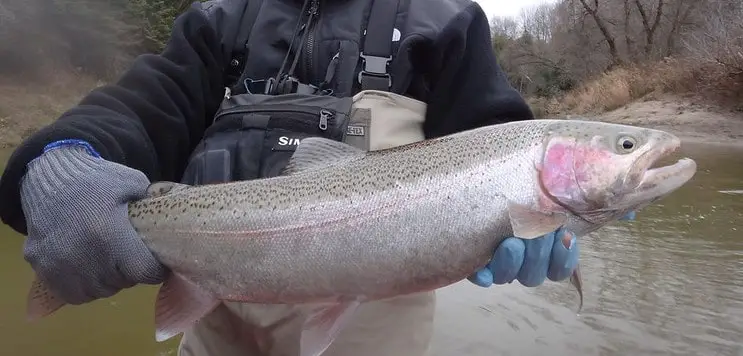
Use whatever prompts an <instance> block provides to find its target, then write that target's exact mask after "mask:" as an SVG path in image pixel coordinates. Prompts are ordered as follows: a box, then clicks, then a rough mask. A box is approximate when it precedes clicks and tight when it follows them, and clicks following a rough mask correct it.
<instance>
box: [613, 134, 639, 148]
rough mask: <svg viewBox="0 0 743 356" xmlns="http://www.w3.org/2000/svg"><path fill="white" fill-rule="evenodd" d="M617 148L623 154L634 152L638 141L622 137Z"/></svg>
mask: <svg viewBox="0 0 743 356" xmlns="http://www.w3.org/2000/svg"><path fill="white" fill-rule="evenodd" d="M617 147H618V148H619V151H621V152H632V151H634V149H635V148H636V147H637V141H636V140H635V139H634V138H632V137H629V136H622V137H620V138H619V140H617Z"/></svg>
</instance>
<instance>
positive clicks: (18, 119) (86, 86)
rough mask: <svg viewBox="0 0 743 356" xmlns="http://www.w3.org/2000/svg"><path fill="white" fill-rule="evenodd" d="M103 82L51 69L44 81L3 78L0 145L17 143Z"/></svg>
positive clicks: (70, 72) (0, 107) (1, 83)
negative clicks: (29, 81)
mask: <svg viewBox="0 0 743 356" xmlns="http://www.w3.org/2000/svg"><path fill="white" fill-rule="evenodd" d="M100 84H101V83H100V82H98V81H96V80H95V79H93V78H91V77H89V76H87V75H82V74H76V73H75V72H74V71H70V70H66V71H64V70H63V71H60V70H55V71H51V72H50V73H49V74H48V75H46V76H45V82H44V83H38V82H33V83H23V84H19V81H18V80H17V79H12V80H9V79H8V78H5V79H0V147H12V146H15V145H18V144H19V143H20V142H21V141H22V140H23V139H24V138H26V137H27V136H28V135H30V134H32V133H33V132H35V131H36V130H38V129H39V128H40V127H42V126H44V125H46V124H48V123H50V122H52V121H53V120H55V119H56V118H57V117H59V115H61V114H62V113H63V112H64V111H66V110H67V109H69V108H70V107H72V106H73V105H75V104H76V103H77V102H79V101H80V99H82V97H83V96H84V95H85V94H87V93H88V92H89V91H90V90H91V89H93V88H95V87H96V86H98V85H100Z"/></svg>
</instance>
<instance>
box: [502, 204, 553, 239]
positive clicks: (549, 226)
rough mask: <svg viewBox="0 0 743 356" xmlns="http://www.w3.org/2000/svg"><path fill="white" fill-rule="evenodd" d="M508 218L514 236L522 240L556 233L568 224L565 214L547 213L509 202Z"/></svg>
mask: <svg viewBox="0 0 743 356" xmlns="http://www.w3.org/2000/svg"><path fill="white" fill-rule="evenodd" d="M508 216H509V217H510V219H511V228H512V229H513V235H514V236H516V237H519V238H522V239H533V238H537V237H540V236H543V235H546V234H549V233H550V232H553V231H556V230H557V229H559V228H560V227H561V226H563V225H565V223H566V222H567V216H566V215H565V214H558V213H546V212H542V211H537V210H535V209H532V208H529V207H527V206H523V205H520V204H516V203H514V202H509V204H508Z"/></svg>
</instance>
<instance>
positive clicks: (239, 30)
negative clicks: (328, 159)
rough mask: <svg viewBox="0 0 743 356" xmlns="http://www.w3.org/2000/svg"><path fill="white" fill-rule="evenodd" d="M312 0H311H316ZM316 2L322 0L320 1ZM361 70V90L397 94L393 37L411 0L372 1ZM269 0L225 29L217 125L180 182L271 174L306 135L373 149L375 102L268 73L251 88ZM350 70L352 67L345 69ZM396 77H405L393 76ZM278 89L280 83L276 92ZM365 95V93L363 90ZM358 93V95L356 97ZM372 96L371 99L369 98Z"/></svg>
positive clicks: (257, 1)
mask: <svg viewBox="0 0 743 356" xmlns="http://www.w3.org/2000/svg"><path fill="white" fill-rule="evenodd" d="M311 1H312V0H311ZM316 1H318V0H316ZM371 1H372V3H371V7H370V11H369V16H368V19H367V21H366V26H364V27H365V30H364V31H365V33H364V36H363V37H362V42H363V46H362V48H361V49H360V50H361V52H360V53H359V63H358V67H359V68H358V69H357V73H351V74H350V75H352V76H353V77H354V78H355V80H358V83H359V84H360V85H359V87H360V90H361V91H373V92H389V93H390V94H393V92H394V91H397V90H393V76H392V75H390V73H388V71H389V68H390V64H391V63H392V61H394V59H395V56H394V53H393V50H392V39H393V38H394V31H398V30H397V29H396V28H395V25H396V21H397V19H398V18H399V17H398V16H397V15H398V13H399V12H400V11H404V9H403V8H402V7H404V6H400V4H401V2H405V0H371ZM262 3H263V0H248V1H243V2H242V4H241V6H242V7H243V12H242V14H243V15H242V18H241V19H240V21H239V23H238V22H235V21H233V22H231V23H229V22H228V23H226V24H225V25H224V26H225V29H224V30H223V33H225V34H228V37H227V38H226V39H225V41H226V42H225V43H233V46H232V47H231V48H227V49H226V52H227V53H228V54H229V56H227V58H228V59H229V63H228V66H227V68H228V71H227V72H226V73H225V76H226V82H227V87H226V94H225V99H224V100H223V102H222V104H221V106H220V108H219V110H218V111H217V113H216V114H215V117H214V122H213V124H212V125H211V126H210V127H209V128H208V129H207V130H206V132H205V134H204V137H203V138H202V140H201V142H200V143H199V144H198V145H197V147H196V148H195V150H194V152H193V153H192V155H191V157H190V161H189V163H188V166H187V167H186V170H185V172H184V174H183V178H182V182H183V183H186V184H192V185H200V184H214V183H223V182H229V181H237V180H249V179H256V178H267V177H273V176H276V175H279V174H280V172H281V170H282V169H283V168H284V167H285V166H286V164H287V163H288V160H289V158H290V157H291V156H292V154H293V153H294V150H295V149H296V147H297V145H299V144H300V142H301V140H302V139H304V138H306V137H324V138H327V139H332V140H337V141H342V142H346V143H348V144H351V145H353V146H356V147H358V148H360V149H364V150H368V149H369V148H370V146H369V140H370V138H369V135H370V134H371V130H370V122H369V120H370V119H371V115H370V114H369V113H368V111H369V108H362V107H359V106H358V105H356V103H357V102H358V98H359V97H360V96H359V95H356V96H355V98H354V97H349V96H344V97H338V96H334V95H332V91H328V90H322V88H317V87H315V86H312V85H309V84H305V83H300V82H298V81H296V80H289V81H288V82H280V81H272V80H270V79H269V80H268V81H267V83H266V85H265V86H264V87H263V92H256V91H255V90H254V89H251V88H248V90H246V92H244V93H239V94H235V95H232V94H231V93H232V92H233V91H234V88H235V87H236V86H239V85H246V86H247V85H248V84H247V82H246V81H244V80H243V79H244V78H243V77H244V76H243V73H244V70H245V68H244V65H245V62H246V58H247V56H249V54H250V53H249V51H250V39H251V36H250V33H251V30H252V26H253V24H254V23H255V21H256V19H257V18H258V13H259V12H260V8H261V5H262ZM344 75H348V73H344ZM394 79H395V80H403V81H404V80H405V78H404V77H402V76H398V75H395V76H394ZM276 88H280V89H281V90H279V93H277V92H276V91H277V90H276ZM362 97H363V94H362ZM355 99H356V100H355ZM367 102H368V101H367Z"/></svg>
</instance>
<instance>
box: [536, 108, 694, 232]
mask: <svg viewBox="0 0 743 356" xmlns="http://www.w3.org/2000/svg"><path fill="white" fill-rule="evenodd" d="M680 145H681V140H680V139H679V138H678V137H677V136H675V135H673V134H670V133H668V132H665V131H661V130H655V129H649V128H641V127H635V126H630V125H621V124H610V123H603V122H592V121H577V120H570V121H568V120H566V121H565V122H559V121H558V122H556V123H554V124H552V125H551V127H550V128H549V130H548V134H547V136H546V141H545V145H544V153H543V155H542V157H541V162H540V163H539V164H538V167H539V175H540V177H539V181H540V184H541V191H542V193H543V198H544V199H546V200H547V201H545V202H543V204H546V205H550V204H552V206H553V207H554V208H555V210H562V211H564V212H567V213H569V214H571V215H575V216H577V217H579V218H580V219H582V220H583V221H584V222H587V223H588V224H587V225H589V226H592V227H593V228H588V227H587V228H586V229H590V230H593V229H595V228H597V227H600V226H602V225H604V224H606V223H608V222H610V221H613V220H617V219H620V218H622V217H623V216H625V215H626V214H627V213H628V212H630V211H637V210H639V209H641V208H643V207H645V206H647V205H649V204H651V203H653V202H654V201H656V200H658V199H660V198H662V197H664V196H666V195H668V194H670V193H671V192H673V191H675V190H676V189H678V188H680V187H681V186H682V185H684V184H685V183H686V182H687V181H689V180H690V179H691V178H692V176H693V175H694V174H695V172H696V163H695V162H694V161H693V160H691V159H689V158H683V159H680V160H678V161H677V162H676V163H675V164H672V165H668V166H663V167H653V165H655V164H656V163H657V162H658V160H660V159H661V158H664V157H667V156H668V155H670V154H671V153H673V152H675V151H676V150H677V149H678V148H679V147H680ZM576 233H578V232H577V231H576Z"/></svg>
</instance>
